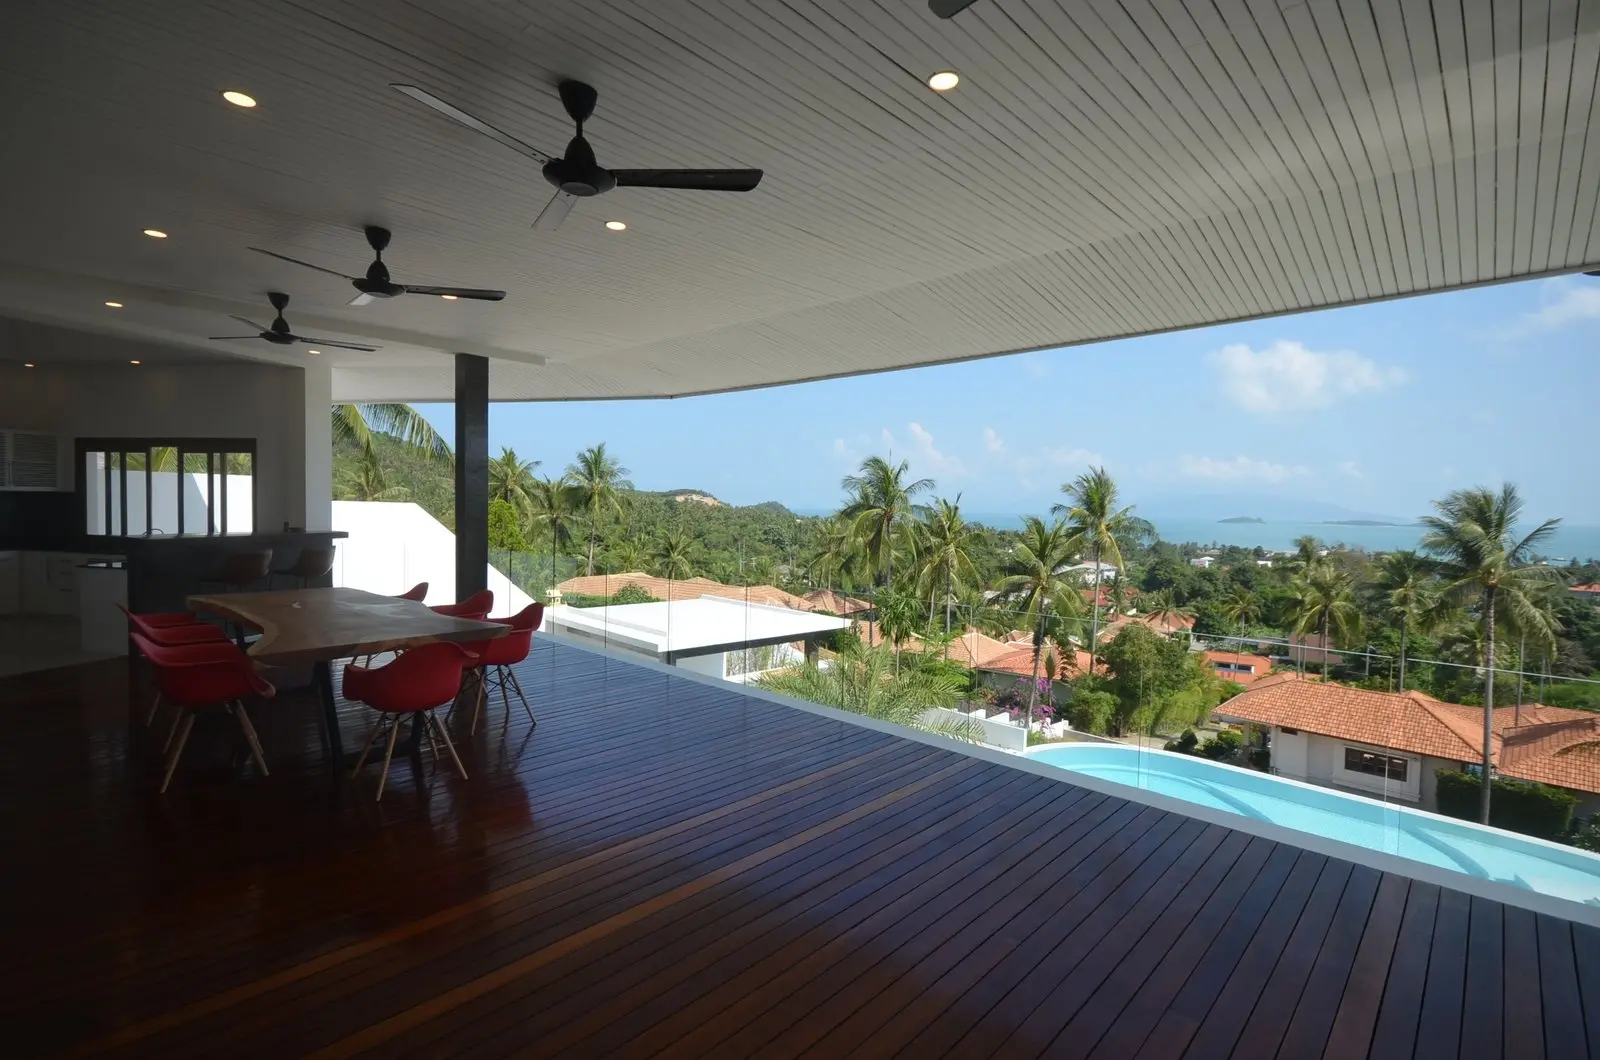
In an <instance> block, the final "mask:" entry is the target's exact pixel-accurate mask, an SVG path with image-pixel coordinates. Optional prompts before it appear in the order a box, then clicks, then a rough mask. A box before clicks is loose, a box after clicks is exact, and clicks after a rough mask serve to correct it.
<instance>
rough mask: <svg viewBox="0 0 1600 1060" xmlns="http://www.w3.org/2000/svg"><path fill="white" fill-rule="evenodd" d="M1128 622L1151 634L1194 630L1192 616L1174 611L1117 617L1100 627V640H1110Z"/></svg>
mask: <svg viewBox="0 0 1600 1060" xmlns="http://www.w3.org/2000/svg"><path fill="white" fill-rule="evenodd" d="M1130 622H1137V623H1139V625H1141V626H1145V627H1147V628H1148V629H1150V630H1151V631H1152V632H1155V633H1163V634H1165V633H1176V632H1178V631H1179V630H1187V629H1193V628H1194V616H1193V615H1180V614H1178V613H1177V612H1175V611H1164V612H1159V613H1153V614H1148V615H1118V616H1117V617H1116V618H1113V619H1112V620H1111V621H1110V622H1107V623H1105V624H1103V625H1102V626H1101V627H1100V639H1101V640H1110V639H1111V638H1112V637H1115V636H1116V635H1117V633H1118V632H1120V631H1121V629H1122V627H1123V626H1126V625H1127V624H1128V623H1130Z"/></svg>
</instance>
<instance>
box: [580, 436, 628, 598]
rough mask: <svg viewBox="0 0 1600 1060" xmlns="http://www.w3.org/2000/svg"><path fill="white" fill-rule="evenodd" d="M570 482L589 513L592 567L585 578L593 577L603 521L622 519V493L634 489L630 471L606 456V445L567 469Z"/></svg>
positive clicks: (588, 451) (589, 450) (587, 452)
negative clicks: (610, 516)
mask: <svg viewBox="0 0 1600 1060" xmlns="http://www.w3.org/2000/svg"><path fill="white" fill-rule="evenodd" d="M567 478H568V480H570V481H571V483H572V484H573V485H574V486H576V487H577V488H578V492H579V495H580V496H582V498H583V508H584V511H586V512H588V513H589V564H588V567H587V568H586V569H585V571H584V573H585V574H593V573H594V543H595V539H596V538H597V537H598V536H599V533H600V517H601V515H602V514H603V513H605V512H607V511H612V512H615V513H616V514H617V515H618V516H620V515H622V510H623V503H624V502H623V497H622V491H623V490H631V489H633V483H632V482H629V481H628V469H627V468H625V467H623V466H622V464H621V462H620V461H618V460H617V459H616V458H615V457H613V456H611V455H610V454H609V453H607V452H606V443H604V442H601V443H600V444H599V445H592V446H590V447H589V448H587V449H585V450H583V451H582V452H580V453H579V454H578V458H577V459H576V460H574V461H573V462H572V463H571V464H570V465H569V466H568V467H567Z"/></svg>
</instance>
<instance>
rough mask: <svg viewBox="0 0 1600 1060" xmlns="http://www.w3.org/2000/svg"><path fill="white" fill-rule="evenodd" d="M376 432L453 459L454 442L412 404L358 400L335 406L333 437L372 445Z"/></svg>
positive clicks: (427, 451)
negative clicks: (451, 444)
mask: <svg viewBox="0 0 1600 1060" xmlns="http://www.w3.org/2000/svg"><path fill="white" fill-rule="evenodd" d="M373 432H377V433H379V434H387V435H392V436H393V437H395V438H398V439H400V441H401V442H403V443H405V444H406V445H408V446H411V447H412V448H413V449H417V450H420V451H421V452H423V453H426V454H427V455H428V456H431V457H434V458H436V459H440V460H448V459H449V458H450V445H449V443H447V442H446V441H445V440H444V436H443V435H441V434H440V433H439V432H438V431H436V430H434V429H433V424H431V423H429V422H428V421H427V420H425V419H423V418H422V413H420V412H418V411H417V410H416V409H414V408H412V407H411V406H410V405H395V404H374V403H371V402H354V403H347V404H343V405H335V406H333V440H334V442H335V443H338V442H354V443H355V444H356V445H359V446H368V445H371V444H372V435H373Z"/></svg>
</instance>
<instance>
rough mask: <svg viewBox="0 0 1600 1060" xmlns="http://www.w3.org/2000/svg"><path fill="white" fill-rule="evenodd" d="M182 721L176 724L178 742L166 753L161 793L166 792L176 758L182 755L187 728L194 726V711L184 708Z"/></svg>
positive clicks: (174, 767) (176, 764) (187, 737)
mask: <svg viewBox="0 0 1600 1060" xmlns="http://www.w3.org/2000/svg"><path fill="white" fill-rule="evenodd" d="M182 713H183V722H182V724H180V725H179V726H178V742H177V744H176V745H174V747H173V748H172V751H171V753H169V754H168V755H167V772H166V775H164V776H163V777H162V778H161V794H162V795H165V794H166V793H167V785H168V784H171V783H172V771H173V770H174V769H176V768H178V759H179V758H181V757H183V745H184V744H186V743H188V742H189V730H190V729H192V728H194V711H192V710H185V711H183V712H182Z"/></svg>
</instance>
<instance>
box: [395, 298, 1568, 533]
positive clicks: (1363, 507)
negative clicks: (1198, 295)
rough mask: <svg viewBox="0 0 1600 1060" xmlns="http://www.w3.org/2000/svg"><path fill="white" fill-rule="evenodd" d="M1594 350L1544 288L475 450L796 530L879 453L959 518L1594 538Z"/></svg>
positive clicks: (656, 412) (996, 365) (513, 437)
mask: <svg viewBox="0 0 1600 1060" xmlns="http://www.w3.org/2000/svg"><path fill="white" fill-rule="evenodd" d="M1597 340H1600V279H1589V278H1586V277H1564V278H1560V279H1553V280H1536V281H1528V282H1522V283H1515V284H1505V285H1501V286H1497V287H1487V288H1480V289H1477V290H1471V291H1460V292H1454V293H1449V294H1437V295H1427V296H1423V297H1420V298H1411V299H1405V300H1401V301H1395V302H1387V303H1382V304H1378V305H1369V306H1356V307H1350V308H1344V309H1333V310H1323V311H1320V312H1315V313H1305V314H1300V315H1297V316H1292V317H1281V318H1278V319H1274V320H1267V321H1260V322H1255V323H1245V324H1226V325H1219V326H1216V327H1210V328H1205V329H1200V330H1194V331H1186V332H1182V333H1178V334H1172V335H1161V336H1153V337H1148V338H1140V339H1124V340H1119V341H1115V342H1105V343H1100V344H1097V345H1093V346H1079V347H1075V348H1070V349H1060V350H1051V351H1046V352H1042V353H1031V354H1020V355H1015V356H1009V357H999V358H988V359H984V360H980V361H972V362H968V363H965V364H958V365H946V366H940V367H931V368H919V369H912V370H908V371H902V372H894V373H888V374H882V375H869V376H862V377H858V378H854V379H841V380H832V381H827V382H820V383H804V384H799V385H796V386H787V387H775V388H771V389H767V390H759V391H749V392H744V393H738V394H725V395H718V396H712V397H700V398H686V399H681V400H677V401H616V402H577V403H518V404H496V405H494V406H493V407H492V411H491V416H490V445H491V447H492V450H493V451H494V452H496V453H498V452H499V450H500V447H501V446H512V447H514V448H515V449H516V450H517V452H518V454H519V455H522V456H524V457H530V458H533V459H538V460H540V461H542V462H543V463H542V466H541V467H540V468H539V471H540V473H542V474H554V473H558V472H559V471H561V470H562V469H563V468H564V467H565V466H566V465H567V463H568V462H569V461H570V460H571V457H572V454H573V453H574V452H575V451H577V450H578V449H579V448H581V447H583V446H587V445H591V444H593V443H595V442H600V441H604V442H605V443H606V444H607V446H608V447H609V448H610V449H612V450H613V451H614V452H615V453H616V454H617V455H618V456H619V457H620V458H621V460H622V462H623V463H624V464H625V465H626V466H627V467H628V468H629V469H630V470H631V471H632V477H633V480H634V482H635V484H636V485H637V486H639V487H640V488H642V489H669V488H681V487H692V488H698V489H703V490H707V491H709V492H711V493H713V494H715V495H716V496H718V497H720V498H722V499H724V500H726V501H729V502H732V503H735V504H752V503H756V502H759V501H763V500H779V501H782V502H784V503H785V504H787V505H789V506H790V507H793V508H800V509H807V508H827V507H831V506H834V505H836V504H837V503H838V501H839V497H840V490H839V479H840V477H841V476H843V475H844V474H846V473H847V472H849V471H851V470H852V469H853V468H854V467H855V466H856V465H857V464H859V463H860V460H861V458H862V457H863V456H865V455H870V454H874V453H876V454H882V455H887V454H888V453H890V452H891V451H892V452H893V454H894V456H895V458H896V459H901V458H903V459H907V460H909V461H910V463H911V467H912V470H913V472H914V473H915V474H917V475H919V476H924V475H925V476H928V477H931V478H934V479H936V480H937V481H938V486H939V489H938V492H939V493H940V494H941V495H946V496H954V495H955V494H956V493H960V494H962V506H963V508H965V509H966V510H967V511H969V512H973V513H1015V512H1039V513H1043V512H1044V511H1045V510H1047V509H1048V507H1049V505H1050V504H1051V503H1052V502H1053V501H1054V500H1055V499H1057V497H1058V492H1057V491H1058V487H1059V485H1060V484H1061V483H1062V482H1064V481H1066V480H1069V479H1070V478H1072V477H1073V476H1075V475H1076V474H1078V473H1079V472H1081V471H1083V470H1084V469H1085V468H1086V467H1088V466H1090V465H1091V464H1104V465H1105V467H1106V468H1107V469H1108V470H1109V471H1110V472H1111V473H1112V474H1113V475H1114V476H1115V477H1116V478H1117V480H1118V482H1119V484H1120V485H1121V486H1122V489H1123V492H1124V493H1125V494H1126V495H1127V499H1128V500H1129V501H1131V502H1133V503H1136V504H1138V505H1139V507H1140V509H1141V510H1142V511H1145V512H1149V513H1152V514H1166V515H1184V514H1188V511H1187V509H1190V508H1192V507H1194V506H1195V505H1196V503H1197V501H1196V498H1197V497H1199V496H1218V495H1221V496H1226V497H1228V498H1230V500H1231V499H1233V498H1237V499H1239V503H1238V506H1239V507H1240V508H1243V509H1246V510H1245V511H1242V512H1240V513H1239V514H1254V512H1253V511H1251V510H1249V509H1251V508H1252V507H1253V505H1255V504H1256V503H1257V500H1256V499H1257V498H1259V499H1261V500H1260V504H1261V505H1262V506H1263V507H1267V506H1270V505H1268V502H1267V499H1269V498H1270V499H1273V502H1274V503H1276V504H1279V505H1283V504H1288V505H1289V506H1290V507H1293V505H1294V504H1295V503H1298V502H1300V501H1303V500H1315V501H1321V502H1327V503H1332V504H1336V505H1340V506H1342V507H1345V508H1349V509H1352V510H1356V511H1360V512H1364V513H1376V514H1387V515H1401V516H1410V515H1415V514H1418V513H1420V512H1422V511H1424V510H1425V509H1426V507H1427V502H1428V501H1429V500H1430V499H1431V498H1434V497H1438V496H1440V495H1442V494H1443V493H1444V492H1446V491H1447V490H1449V489H1452V488H1455V487H1459V486H1465V485H1474V484H1479V483H1486V484H1498V483H1500V482H1501V481H1503V480H1507V479H1509V480H1511V481H1514V482H1516V483H1517V484H1518V485H1519V486H1520V487H1521V488H1522V491H1523V493H1524V496H1525V497H1526V498H1527V500H1528V502H1529V515H1530V516H1534V517H1536V518H1544V517H1547V516H1552V515H1560V516H1563V517H1565V519H1566V521H1567V522H1568V523H1572V524H1579V525H1596V524H1600V488H1597V487H1596V483H1595V476H1594V455H1595V448H1596V441H1597V440H1600V427H1597V417H1596V414H1595V409H1596V400H1597V397H1600V352H1597V351H1600V346H1597ZM421 408H422V410H423V412H424V414H425V415H427V416H428V418H429V419H430V420H432V421H433V422H434V423H435V424H436V425H438V426H440V427H441V428H444V429H446V430H448V429H449V428H450V426H451V422H452V421H451V410H450V406H448V405H426V406H421ZM1285 517H1294V516H1292V515H1290V516H1285Z"/></svg>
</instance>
